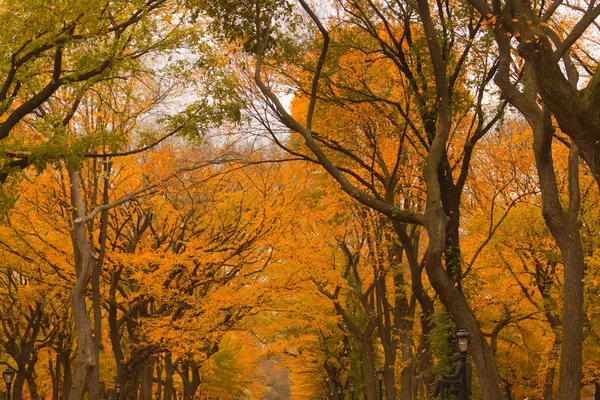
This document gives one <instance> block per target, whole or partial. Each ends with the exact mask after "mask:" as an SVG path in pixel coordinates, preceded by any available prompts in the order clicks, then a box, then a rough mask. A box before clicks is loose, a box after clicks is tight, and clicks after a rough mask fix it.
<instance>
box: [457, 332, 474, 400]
mask: <svg viewBox="0 0 600 400" xmlns="http://www.w3.org/2000/svg"><path fill="white" fill-rule="evenodd" d="M455 338H456V347H458V351H459V357H460V364H461V368H460V371H461V385H460V387H461V388H460V400H469V394H470V393H469V386H470V385H469V382H468V377H467V368H468V366H467V356H468V354H467V352H468V351H469V345H470V344H471V334H470V333H469V332H467V331H466V330H464V329H459V330H458V331H456V334H455Z"/></svg>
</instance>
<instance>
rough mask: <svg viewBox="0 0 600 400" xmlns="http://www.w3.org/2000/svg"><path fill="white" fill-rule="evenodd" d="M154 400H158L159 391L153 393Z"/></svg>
mask: <svg viewBox="0 0 600 400" xmlns="http://www.w3.org/2000/svg"><path fill="white" fill-rule="evenodd" d="M154 398H155V399H156V400H160V390H157V391H156V392H154Z"/></svg>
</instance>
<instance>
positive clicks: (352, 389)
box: [348, 383, 354, 392]
mask: <svg viewBox="0 0 600 400" xmlns="http://www.w3.org/2000/svg"><path fill="white" fill-rule="evenodd" d="M348 387H349V388H350V391H351V392H354V383H351V384H350V385H348Z"/></svg>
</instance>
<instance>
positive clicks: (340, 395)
mask: <svg viewBox="0 0 600 400" xmlns="http://www.w3.org/2000/svg"><path fill="white" fill-rule="evenodd" d="M337 392H338V400H344V398H343V397H342V388H341V387H339V386H338V388H337Z"/></svg>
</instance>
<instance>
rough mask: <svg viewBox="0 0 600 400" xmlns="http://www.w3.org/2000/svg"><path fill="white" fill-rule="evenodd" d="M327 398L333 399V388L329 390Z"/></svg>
mask: <svg viewBox="0 0 600 400" xmlns="http://www.w3.org/2000/svg"><path fill="white" fill-rule="evenodd" d="M329 398H330V399H331V400H333V389H331V390H329Z"/></svg>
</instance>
